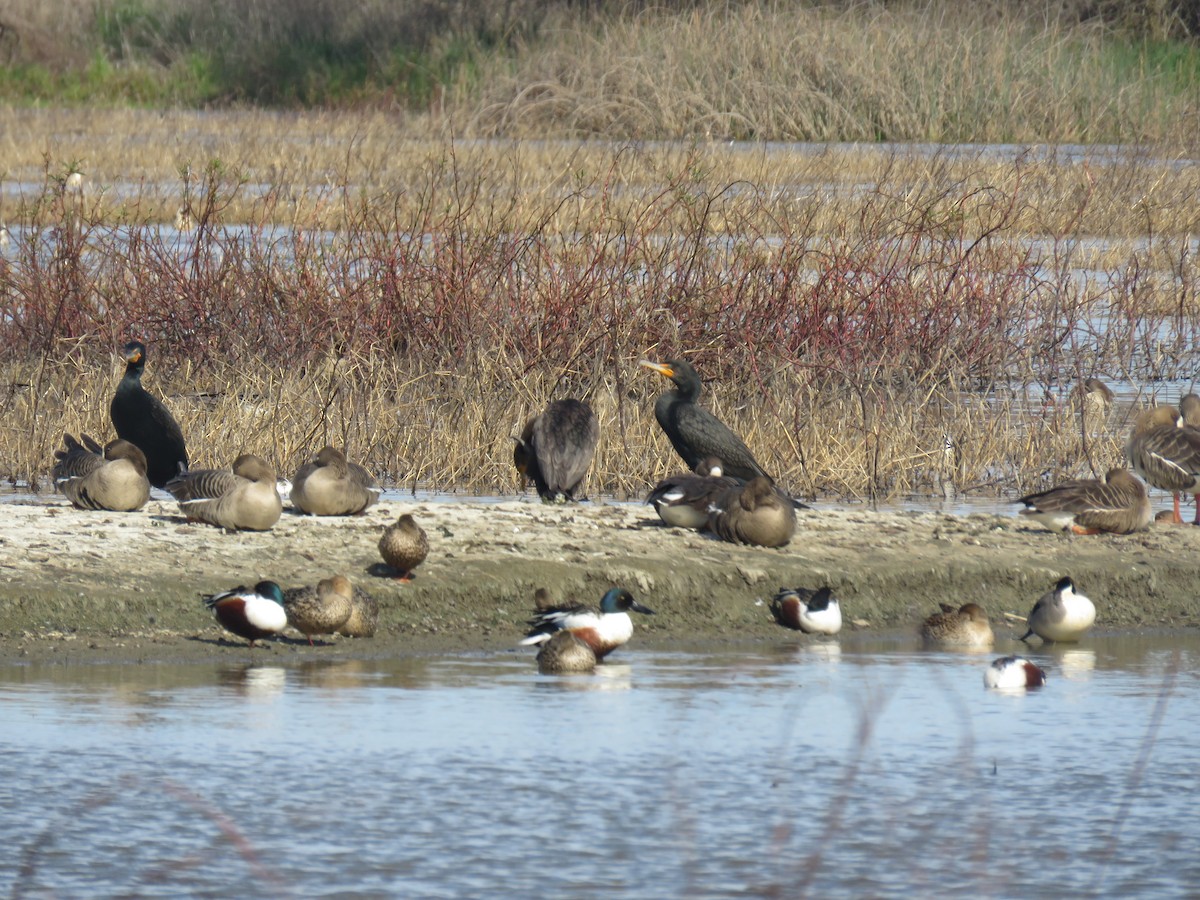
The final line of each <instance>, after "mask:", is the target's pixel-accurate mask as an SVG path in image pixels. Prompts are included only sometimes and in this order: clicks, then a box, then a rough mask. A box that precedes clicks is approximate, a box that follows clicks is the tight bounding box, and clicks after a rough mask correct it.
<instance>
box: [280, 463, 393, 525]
mask: <svg viewBox="0 0 1200 900" xmlns="http://www.w3.org/2000/svg"><path fill="white" fill-rule="evenodd" d="M378 499H379V488H378V487H377V486H376V484H375V479H374V478H373V477H372V476H371V473H370V472H368V471H367V470H366V469H364V468H363V467H362V466H360V465H358V464H357V463H352V462H348V461H347V460H346V454H344V453H343V452H342V451H341V450H338V449H337V448H336V447H325V448H323V449H322V450H321V451H320V452H319V453H317V455H316V456H315V457H313V458H312V459H311V460H310V461H309V462H306V463H305V464H304V465H302V466H301V467H300V468H299V469H298V470H297V471H296V477H295V478H293V479H292V490H291V501H292V506H294V507H296V509H298V510H300V511H301V512H305V513H309V514H311V515H314V516H353V515H357V514H358V513H360V512H362V511H363V510H365V509H367V507H369V506H371V505H372V504H373V503H375V501H376V500H378Z"/></svg>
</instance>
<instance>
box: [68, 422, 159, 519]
mask: <svg viewBox="0 0 1200 900" xmlns="http://www.w3.org/2000/svg"><path fill="white" fill-rule="evenodd" d="M82 438H83V443H82V444H80V443H79V442H78V441H76V440H75V438H73V437H72V436H71V435H69V434H64V435H63V445H64V448H65V449H63V450H59V451H57V452H56V453H55V454H54V456H55V459H56V462H55V464H54V483H55V486H56V487H57V488H58V489H59V490H60V491H62V493H63V495H64V496H65V497H66V498H67V499H68V500H70V501H71V503H72V504H73V505H74V506H75V507H76V508H78V509H106V510H111V511H113V512H132V511H133V510H135V509H141V508H142V507H143V506H145V505H146V501H147V500H149V499H150V482H149V481H148V480H147V479H146V455H145V454H144V453H142V451H141V450H139V449H138V448H137V446H135V445H134V444H131V443H130V442H129V441H126V440H122V439H121V438H117V439H116V440H115V441H109V442H108V443H107V444H106V445H105V446H104V448H103V449H101V448H100V446H99V445H98V444H97V443H96V442H95V441H94V440H92V439H91V438H90V437H88V436H87V435H86V434H85V435H82Z"/></svg>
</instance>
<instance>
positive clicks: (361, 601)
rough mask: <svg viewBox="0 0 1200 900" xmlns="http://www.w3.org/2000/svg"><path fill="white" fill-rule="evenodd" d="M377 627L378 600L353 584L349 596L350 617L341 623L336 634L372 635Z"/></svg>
mask: <svg viewBox="0 0 1200 900" xmlns="http://www.w3.org/2000/svg"><path fill="white" fill-rule="evenodd" d="M378 627H379V601H378V600H376V599H375V598H374V597H372V596H371V595H370V594H368V593H367V592H366V591H364V590H363V589H362V588H360V587H359V586H358V585H357V584H356V585H354V592H353V596H352V597H351V598H350V618H348V619H346V621H345V622H343V623H342V627H341V628H339V629H338V634H340V635H343V636H344V637H374V636H375V631H376V629H378Z"/></svg>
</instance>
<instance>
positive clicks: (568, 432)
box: [513, 399, 600, 503]
mask: <svg viewBox="0 0 1200 900" xmlns="http://www.w3.org/2000/svg"><path fill="white" fill-rule="evenodd" d="M516 441H517V446H516V447H515V448H514V449H513V465H515V466H516V468H517V471H518V472H520V473H521V478H522V482H521V484H522V487H524V483H525V479H529V480H531V481H533V484H534V486H535V487H536V488H537V492H538V496H539V497H541V498H542V499H543V500H545V501H547V502H551V503H553V502H566V501H568V500H575V499H578V498H576V496H575V492H576V491H577V490H579V486H580V485H581V484H582V483H583V479H584V477H585V476H586V475H587V471H588V468H589V467H590V466H591V465H592V457H593V456H594V455H595V453H596V445H597V444H598V443H599V442H600V422H599V420H598V419H597V418H596V414H595V413H594V412H592V408H591V406H589V405H588V404H587V403H584V402H583V401H582V400H574V399H567V400H553V401H551V402H550V403H549V404H547V406H546V409H545V410H544V411H543V412H542V413H541V414H540V415H537V416H534V417H533V418H532V419H530V420H529V421H528V422H526V423H525V427H524V429H522V431H521V436H520V437H519V438H516Z"/></svg>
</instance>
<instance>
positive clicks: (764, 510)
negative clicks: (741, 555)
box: [708, 475, 796, 547]
mask: <svg viewBox="0 0 1200 900" xmlns="http://www.w3.org/2000/svg"><path fill="white" fill-rule="evenodd" d="M708 527H709V530H710V531H712V532H713V533H714V534H715V535H717V536H718V537H720V538H721V539H723V540H726V541H731V542H733V543H735V544H754V545H757V546H759V547H782V546H783V545H784V544H786V543H787V542H788V541H790V540H791V539H792V535H793V534H795V533H796V508H795V506H794V505H793V504H792V499H791V498H790V497H788V496H787V495H786V494H784V493H783V492H782V491H780V490H779V489H778V488H776V487H775V485H774V484H772V483H771V479H770V478H767V477H766V476H765V475H760V476H759V477H757V478H752V479H751V480H750V481H748V482H746V483H745V484H744V485H738V486H737V487H734V488H729V489H728V490H726V491H725V492H723V493H722V494H720V495H719V496H717V497H716V498H715V499H714V500H713V503H712V508H711V510H710V512H709V516H708Z"/></svg>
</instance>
